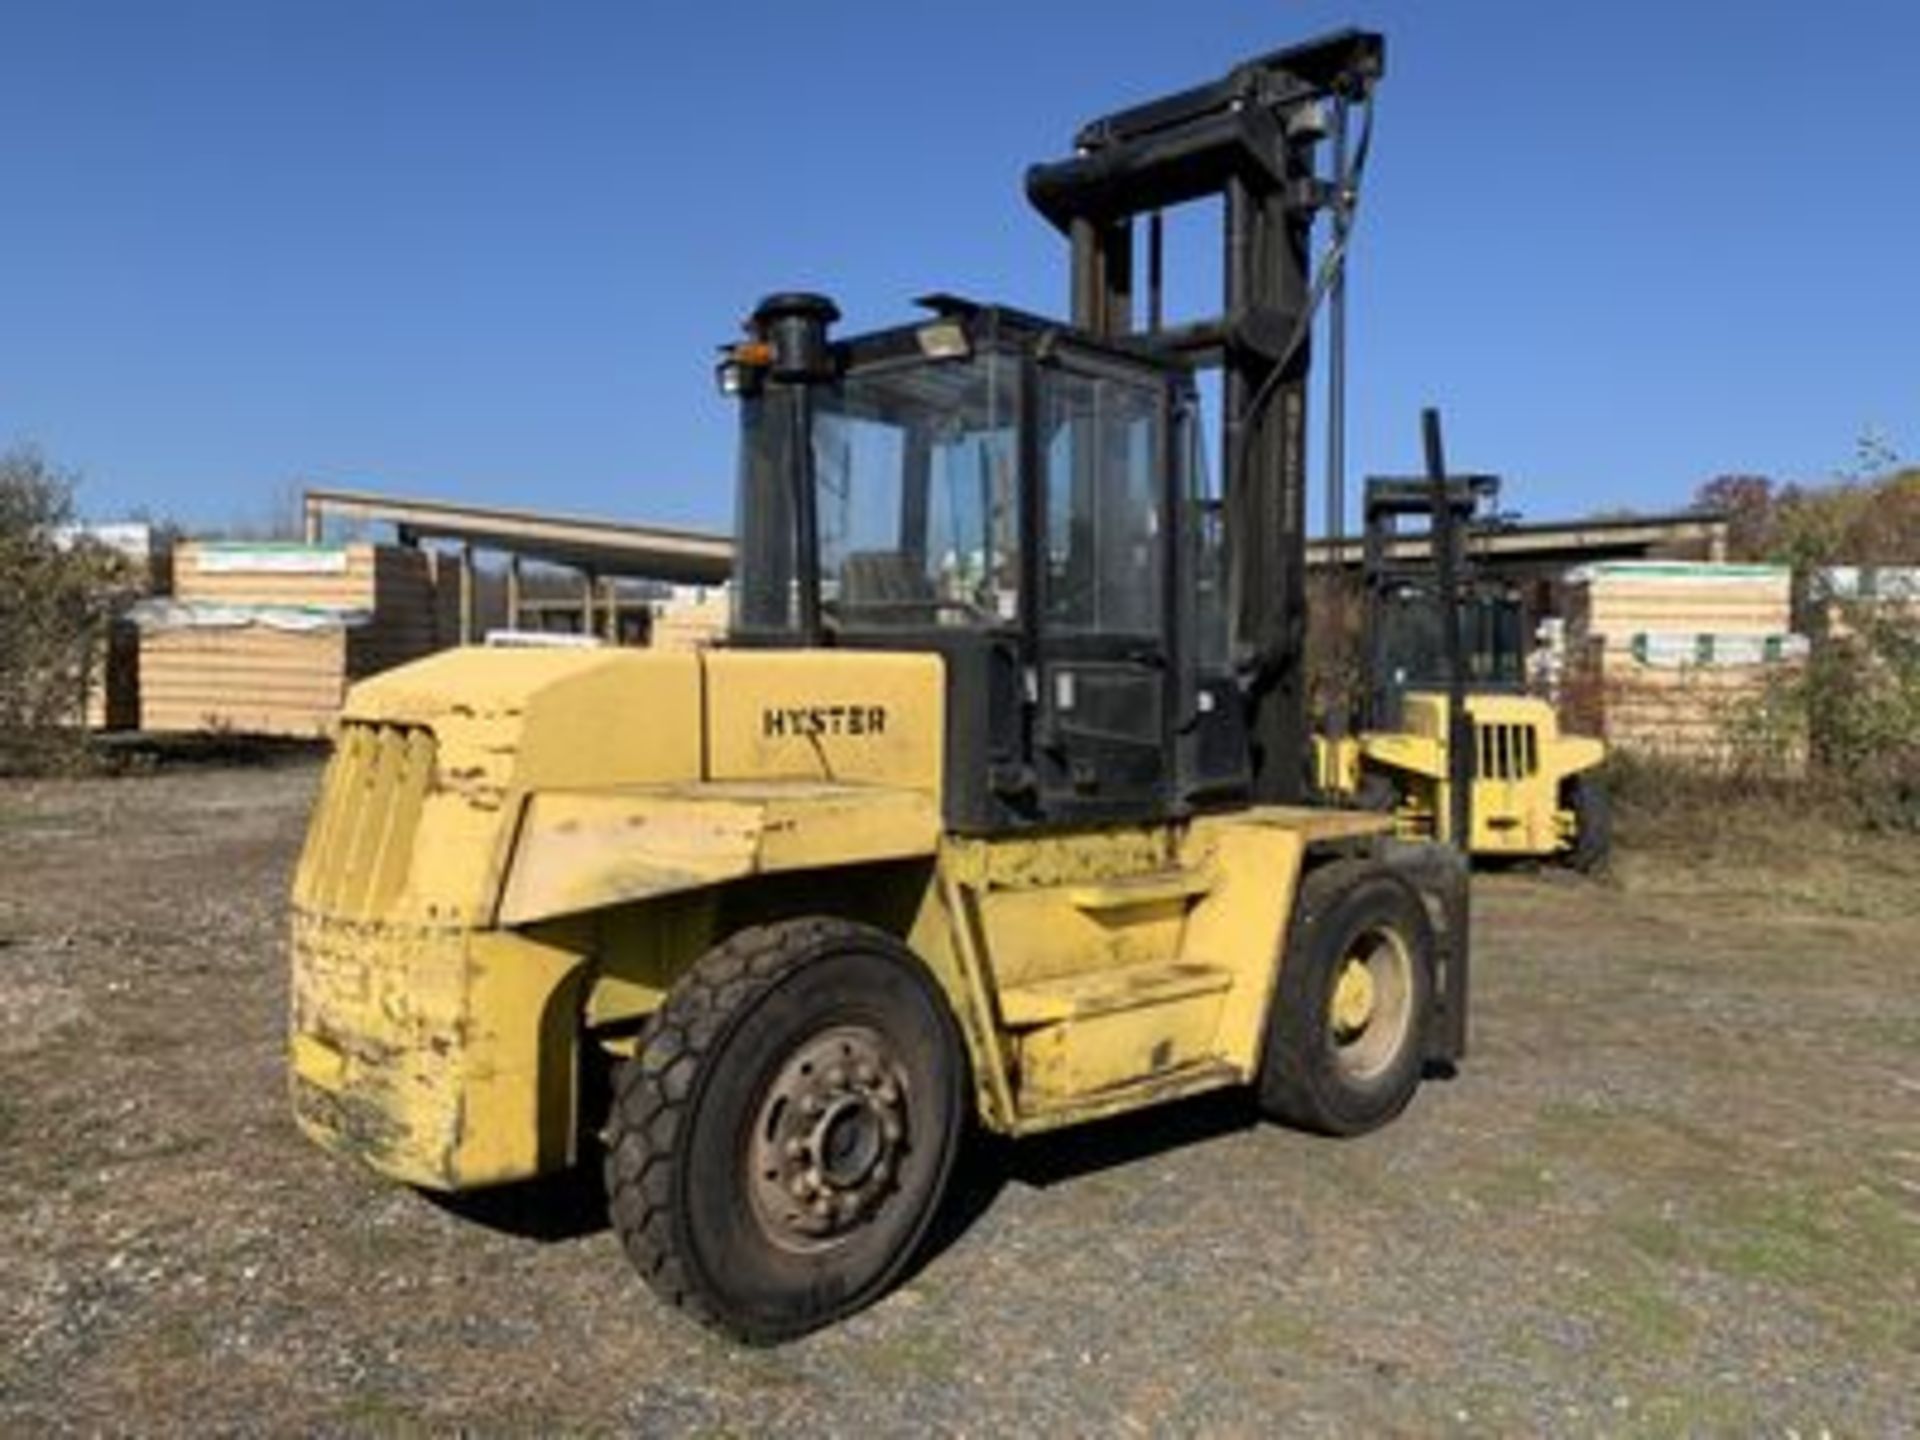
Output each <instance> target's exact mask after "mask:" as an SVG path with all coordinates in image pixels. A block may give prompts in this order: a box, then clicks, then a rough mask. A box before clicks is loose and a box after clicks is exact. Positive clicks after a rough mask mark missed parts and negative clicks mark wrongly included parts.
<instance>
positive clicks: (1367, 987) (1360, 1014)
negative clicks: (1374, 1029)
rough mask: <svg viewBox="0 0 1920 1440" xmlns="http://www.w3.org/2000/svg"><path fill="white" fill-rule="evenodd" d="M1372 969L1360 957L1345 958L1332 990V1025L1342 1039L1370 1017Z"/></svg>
mask: <svg viewBox="0 0 1920 1440" xmlns="http://www.w3.org/2000/svg"><path fill="white" fill-rule="evenodd" d="M1373 1003H1374V984H1373V972H1372V971H1371V970H1369V969H1368V968H1367V965H1366V962H1365V961H1362V960H1357V959H1353V960H1348V961H1347V963H1346V965H1345V967H1344V968H1343V969H1342V970H1341V971H1340V980H1339V983H1338V984H1337V985H1335V987H1334V991H1333V1028H1334V1029H1335V1030H1336V1031H1337V1032H1338V1033H1339V1034H1340V1036H1341V1038H1342V1039H1345V1038H1347V1037H1348V1036H1352V1035H1357V1034H1359V1033H1360V1032H1361V1031H1362V1030H1364V1029H1366V1028H1367V1022H1368V1021H1369V1020H1371V1019H1372V1018H1373Z"/></svg>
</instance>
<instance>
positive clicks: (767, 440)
mask: <svg viewBox="0 0 1920 1440" xmlns="http://www.w3.org/2000/svg"><path fill="white" fill-rule="evenodd" d="M923 303H925V304H926V305H927V306H928V307H929V308H930V310H931V311H932V315H931V318H930V319H927V320H925V321H923V322H921V323H918V324H912V325H905V326H900V327H898V328H895V329H889V330H883V331H879V332H876V333H873V334H868V335H862V336H858V337H854V338H851V339H846V340H839V341H832V340H829V339H828V336H827V326H828V325H829V324H830V323H831V322H832V320H833V319H835V318H837V312H836V311H835V310H834V308H833V306H832V304H831V302H829V301H826V300H824V299H822V298H821V297H818V296H805V295H799V296H776V297H773V298H772V299H770V300H768V301H766V302H765V303H764V304H762V305H761V306H760V308H759V309H758V310H757V311H756V312H755V315H754V317H753V320H752V322H751V325H750V334H751V337H752V338H750V339H749V340H748V341H747V342H746V343H744V344H741V345H737V346H734V347H731V348H730V349H729V350H728V351H727V352H726V356H725V358H724V359H723V361H722V363H721V367H720V379H721V385H722V388H723V389H724V390H727V391H729V392H730V393H734V394H736V395H737V396H738V397H739V399H740V402H741V426H742V431H741V447H740V456H741V462H740V491H739V496H738V509H737V514H738V521H737V531H738V536H737V539H738V546H737V559H736V574H735V601H734V606H735V608H734V616H733V626H732V633H731V639H732V642H733V643H734V644H736V645H741V646H753V647H768V646H789V647H816V648H833V647H840V648H849V649H888V650H918V651H928V652H933V653H937V654H939V655H940V656H941V657H942V659H943V661H944V664H945V667H946V674H947V704H946V714H947V722H946V723H947V734H946V736H945V750H946V784H945V787H944V789H945V792H946V796H947V801H946V804H947V810H948V814H947V816H946V819H947V822H948V824H949V825H950V826H951V827H952V828H953V829H955V830H956V831H959V832H962V833H975V834H979V833H994V832H998V831H1005V830H1017V829H1022V828H1027V827H1033V826H1039V825H1045V824H1065V823H1085V822H1098V821H1101V820H1134V821H1146V820H1156V819H1164V818H1169V817H1172V816H1176V815H1180V814H1184V813H1189V812H1190V811H1191V810H1192V809H1194V808H1195V807H1196V806H1198V805H1201V804H1203V803H1206V802H1208V801H1219V800H1232V799H1236V798H1244V796H1245V793H1246V787H1247V762H1246V737H1245V726H1244V719H1243V716H1242V712H1241V709H1240V707H1239V705H1238V704H1237V691H1236V688H1235V686H1234V682H1233V677H1232V675H1231V673H1230V670H1229V665H1228V654H1227V615H1226V608H1225V603H1224V602H1225V588H1224V583H1223V579H1222V576H1223V559H1222V554H1221V538H1222V537H1221V533H1220V527H1219V525H1218V523H1217V517H1218V507H1217V506H1216V505H1215V504H1214V503H1213V501H1212V497H1211V496H1210V495H1209V493H1208V490H1207V482H1206V474H1205V463H1204V458H1203V453H1204V452H1203V450H1202V448H1201V436H1200V421H1199V410H1198V407H1199V400H1198V394H1197V389H1196V386H1195V383H1194V378H1193V374H1192V371H1191V369H1190V367H1189V366H1187V365H1186V364H1185V363H1183V362H1181V361H1178V360H1175V359H1169V358H1168V357H1165V356H1163V355H1157V354H1149V353H1146V352H1144V351H1142V350H1139V349H1136V348H1130V347H1128V346H1126V345H1124V344H1116V343H1113V342H1108V341H1103V340H1100V339H1097V338H1095V337H1092V336H1089V335H1086V334H1083V333H1079V332H1076V331H1075V330H1073V329H1072V328H1070V327H1066V326H1062V325H1060V324H1057V323H1054V322H1051V321H1047V320H1043V319H1040V318H1038V317H1035V316H1031V315H1026V314H1022V313H1020V312H1017V311H1013V310H1007V309H1001V308H995V307H990V306H980V305H973V304H970V303H967V302H964V301H959V300H955V299H952V298H950V297H935V298H933V299H930V300H928V301H926V302H923Z"/></svg>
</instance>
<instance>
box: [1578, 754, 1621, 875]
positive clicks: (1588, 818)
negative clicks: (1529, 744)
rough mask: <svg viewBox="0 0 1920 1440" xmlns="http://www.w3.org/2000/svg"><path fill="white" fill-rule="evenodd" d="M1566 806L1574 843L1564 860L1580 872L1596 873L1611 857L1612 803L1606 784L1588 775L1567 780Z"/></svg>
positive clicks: (1603, 868)
mask: <svg viewBox="0 0 1920 1440" xmlns="http://www.w3.org/2000/svg"><path fill="white" fill-rule="evenodd" d="M1567 808H1568V809H1569V810H1571V811H1573V843H1572V844H1571V845H1570V846H1568V847H1567V852H1566V853H1567V864H1568V865H1569V866H1570V867H1572V868H1573V869H1574V870H1576V871H1578V872H1579V873H1580V874H1582V875H1597V874H1599V873H1600V872H1601V871H1603V870H1605V869H1606V868H1607V863H1608V861H1610V860H1611V859H1612V858H1613V803H1612V799H1611V797H1609V796H1608V794H1607V787H1606V786H1605V785H1604V784H1603V783H1601V782H1600V781H1599V780H1596V779H1594V778H1593V777H1592V776H1590V775H1576V776H1574V777H1573V778H1572V779H1571V780H1569V781H1567Z"/></svg>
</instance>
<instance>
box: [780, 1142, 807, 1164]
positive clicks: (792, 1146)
mask: <svg viewBox="0 0 1920 1440" xmlns="http://www.w3.org/2000/svg"><path fill="white" fill-rule="evenodd" d="M784 1153H785V1155H786V1157H787V1159H789V1160H804V1159H806V1158H807V1142H806V1141H804V1140H789V1141H787V1144H786V1148H785V1151H784Z"/></svg>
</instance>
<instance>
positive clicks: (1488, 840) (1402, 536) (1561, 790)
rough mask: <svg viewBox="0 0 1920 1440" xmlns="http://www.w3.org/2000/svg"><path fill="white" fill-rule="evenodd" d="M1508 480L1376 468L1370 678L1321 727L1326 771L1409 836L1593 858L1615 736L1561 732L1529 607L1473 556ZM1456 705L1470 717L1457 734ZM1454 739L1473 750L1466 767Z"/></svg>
mask: <svg viewBox="0 0 1920 1440" xmlns="http://www.w3.org/2000/svg"><path fill="white" fill-rule="evenodd" d="M1426 426H1427V443H1428V448H1429V451H1430V460H1429V470H1430V471H1433V473H1435V474H1438V473H1442V472H1441V471H1438V470H1435V469H1434V463H1433V460H1432V458H1431V457H1432V455H1436V454H1438V451H1439V447H1440V445H1441V441H1440V434H1439V419H1438V417H1437V415H1434V414H1433V413H1432V412H1429V414H1428V415H1427V416H1426ZM1499 493H1500V481H1499V479H1498V477H1496V476H1493V475H1460V476H1449V477H1447V478H1446V480H1445V483H1444V484H1440V483H1436V482H1435V481H1434V480H1432V479H1431V478H1430V477H1429V478H1415V479H1402V478H1394V477H1374V478H1371V479H1369V480H1368V481H1367V484H1366V489H1365V492H1364V506H1363V513H1364V521H1365V525H1364V532H1363V549H1362V589H1363V594H1364V608H1363V611H1362V615H1363V620H1362V625H1361V644H1362V650H1363V655H1364V660H1363V665H1362V669H1363V673H1364V679H1363V681H1362V685H1361V687H1360V691H1359V694H1358V702H1359V703H1358V706H1357V711H1358V713H1357V715H1355V716H1353V717H1350V718H1349V717H1340V718H1341V719H1343V720H1344V721H1345V723H1343V724H1340V725H1338V726H1337V727H1333V726H1330V727H1329V729H1328V733H1326V734H1324V735H1322V736H1321V737H1320V738H1319V739H1318V741H1317V748H1318V766H1319V782H1320V785H1321V787H1322V789H1323V791H1325V792H1326V793H1327V794H1329V795H1331V796H1333V797H1336V798H1337V799H1339V800H1341V801H1343V802H1345V803H1349V804H1360V805H1363V806H1368V807H1371V808H1376V809H1385V810H1389V811H1391V812H1392V814H1393V816H1394V819H1395V823H1396V825H1397V826H1398V828H1399V832H1400V834H1401V835H1403V836H1405V837H1407V838H1413V839H1437V840H1441V841H1445V842H1448V843H1451V842H1452V841H1453V840H1454V838H1455V837H1456V836H1464V837H1465V846H1466V849H1467V850H1468V851H1469V853H1470V854H1472V855H1473V856H1475V857H1477V858H1487V859H1531V860H1552V861H1557V862H1561V863H1565V864H1567V865H1569V866H1571V867H1573V868H1574V869H1576V870H1580V871H1585V872H1591V871H1595V870H1598V869H1600V868H1602V867H1603V866H1604V865H1605V863H1606V861H1607V857H1608V852H1609V849H1610V846H1611V825H1610V822H1609V810H1608V806H1607V795H1606V790H1605V788H1604V785H1603V784H1602V782H1601V780H1600V778H1599V776H1598V774H1597V773H1596V772H1597V770H1598V768H1599V766H1600V765H1601V763H1602V762H1603V761H1604V760H1605V759H1606V746H1605V745H1604V744H1603V743H1602V742H1601V741H1599V740H1595V739H1591V738H1588V737H1586V736H1582V735H1569V734H1564V733H1562V731H1561V729H1560V722H1559V716H1558V715H1557V713H1556V712H1555V710H1554V707H1553V706H1552V704H1550V703H1549V702H1548V701H1546V700H1544V699H1541V698H1540V697H1538V696H1534V695H1530V694H1528V693H1527V674H1526V658H1527V630H1528V627H1527V619H1526V611H1525V608H1524V607H1523V606H1522V604H1521V602H1520V599H1519V597H1518V596H1517V595H1516V594H1514V593H1513V591H1512V590H1511V589H1510V588H1508V587H1503V586H1501V585H1498V584H1495V583H1492V582H1490V581H1488V580H1487V579H1486V578H1485V577H1484V576H1483V575H1482V574H1481V573H1480V569H1479V567H1478V565H1477V564H1476V558H1477V557H1476V541H1477V539H1478V538H1479V537H1480V536H1482V535H1485V534H1487V533H1489V532H1490V531H1491V529H1492V528H1493V525H1494V523H1495V521H1494V519H1493V516H1494V513H1495V507H1496V505H1497V501H1498V498H1499ZM1409 522H1411V524H1412V525H1413V527H1414V528H1413V529H1411V530H1410V529H1409V528H1408V525H1409ZM1449 615H1451V616H1453V617H1454V621H1453V624H1452V626H1451V627H1449V626H1448V624H1447V620H1446V617H1447V616H1449ZM1455 691H1457V693H1453V692H1455ZM1449 714H1457V715H1459V716H1460V718H1461V724H1460V727H1459V732H1458V734H1457V735H1452V734H1451V733H1450V729H1449V725H1448V716H1449ZM1456 746H1457V748H1458V749H1459V750H1460V751H1461V752H1462V753H1463V754H1464V756H1465V757H1466V764H1465V765H1464V767H1463V769H1464V772H1465V773H1464V776H1463V777H1462V778H1460V779H1459V780H1456V778H1455V776H1454V774H1453V766H1452V754H1453V751H1454V749H1455V747H1456ZM1456 797H1457V798H1458V799H1459V800H1460V801H1461V802H1462V803H1461V805H1460V809H1459V813H1457V814H1456V812H1455V800H1456Z"/></svg>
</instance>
